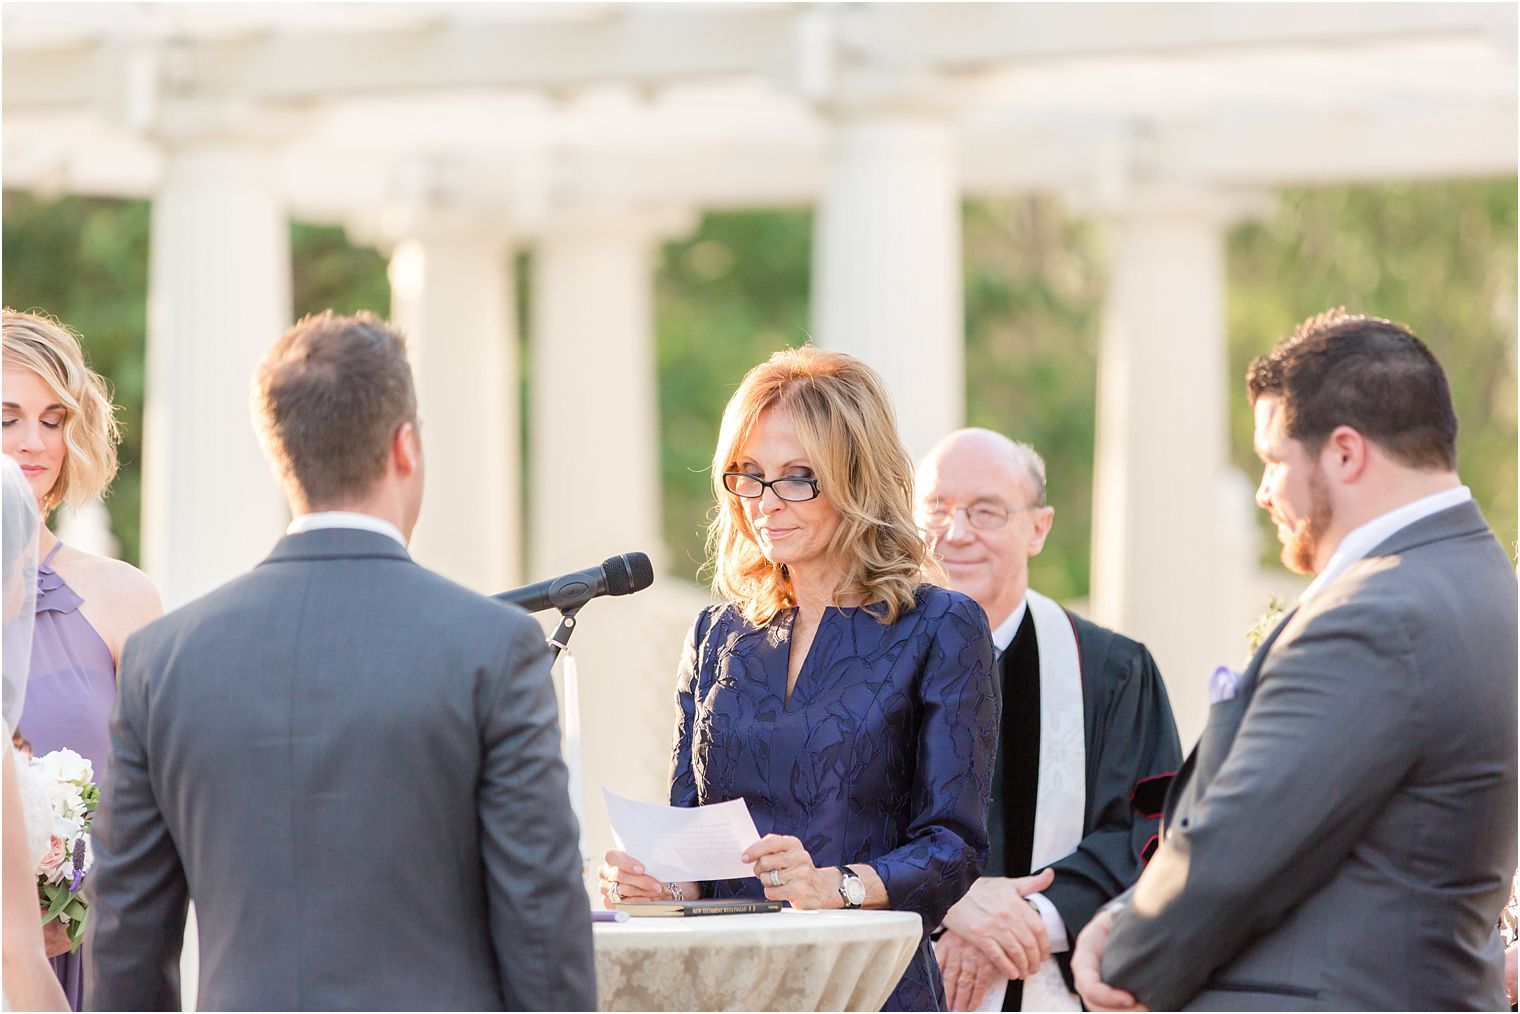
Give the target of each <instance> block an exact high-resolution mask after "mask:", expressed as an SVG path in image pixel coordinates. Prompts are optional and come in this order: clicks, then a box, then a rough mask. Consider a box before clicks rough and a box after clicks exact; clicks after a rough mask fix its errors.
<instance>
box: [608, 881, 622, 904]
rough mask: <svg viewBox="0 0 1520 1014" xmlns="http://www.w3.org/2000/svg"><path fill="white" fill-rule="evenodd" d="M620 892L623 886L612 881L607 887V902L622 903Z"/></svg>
mask: <svg viewBox="0 0 1520 1014" xmlns="http://www.w3.org/2000/svg"><path fill="white" fill-rule="evenodd" d="M622 890H623V885H621V884H619V883H618V882H617V881H616V880H614V881H613V882H612V883H611V884H610V885H609V886H608V888H607V900H608V901H614V902H616V901H622V900H623V894H622Z"/></svg>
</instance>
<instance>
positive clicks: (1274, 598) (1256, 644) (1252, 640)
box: [1246, 595, 1288, 665]
mask: <svg viewBox="0 0 1520 1014" xmlns="http://www.w3.org/2000/svg"><path fill="white" fill-rule="evenodd" d="M1287 611H1288V604H1287V603H1286V602H1284V601H1283V600H1282V598H1281V596H1278V595H1270V596H1268V597H1267V609H1266V612H1264V613H1262V614H1261V615H1260V616H1258V617H1257V618H1256V622H1255V623H1253V624H1251V625H1250V626H1249V627H1247V628H1246V647H1247V648H1248V649H1250V650H1249V651H1247V652H1246V664H1247V665H1249V664H1250V662H1251V656H1253V655H1255V654H1256V652H1257V650H1258V649H1260V648H1261V642H1263V641H1265V640H1266V639H1267V635H1268V634H1270V633H1272V631H1273V630H1274V629H1276V627H1277V624H1278V623H1279V622H1280V621H1281V620H1282V618H1283V614H1284V613H1286V612H1287Z"/></svg>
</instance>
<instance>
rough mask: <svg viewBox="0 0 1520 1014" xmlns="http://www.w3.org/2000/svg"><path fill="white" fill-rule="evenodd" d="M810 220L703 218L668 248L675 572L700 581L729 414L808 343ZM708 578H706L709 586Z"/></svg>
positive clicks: (666, 408) (664, 392)
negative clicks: (766, 374) (747, 391)
mask: <svg viewBox="0 0 1520 1014" xmlns="http://www.w3.org/2000/svg"><path fill="white" fill-rule="evenodd" d="M811 251H812V214H811V213H810V212H806V211H776V212H758V211H757V212H738V213H725V214H710V215H705V216H703V218H702V223H701V225H700V226H699V227H698V229H697V231H696V233H695V234H694V235H693V236H691V237H690V238H688V239H686V240H685V241H683V242H680V243H670V244H666V246H665V248H664V250H663V252H662V255H661V257H660V266H659V273H658V278H657V281H656V286H657V287H656V293H655V299H656V314H655V319H656V350H657V351H656V355H657V357H658V369H659V387H660V447H661V452H660V468H661V472H662V475H663V480H664V487H665V499H664V526H665V540H666V544H667V546H668V547H669V549H670V565H671V569H672V570H673V571H674V572H675V573H677V574H680V575H683V576H686V577H692V578H695V577H696V576H697V571H698V569H699V567H700V566H701V564H702V563H703V561H704V560H705V559H706V553H705V551H704V549H703V540H704V538H705V536H706V528H707V521H708V519H709V517H710V515H711V510H712V506H713V495H712V485H711V478H710V468H711V465H712V454H713V446H714V445H715V444H716V443H717V440H718V422H719V420H720V419H721V418H722V416H723V406H724V405H726V404H727V403H728V399H729V397H730V396H731V395H732V394H733V393H734V390H735V389H736V388H737V387H738V386H739V381H740V380H741V379H743V377H744V373H745V371H746V370H748V369H749V368H750V367H752V366H754V365H756V364H757V363H759V362H761V361H762V360H764V359H765V358H766V357H767V356H769V355H770V354H771V353H772V352H775V351H777V350H778V349H784V348H794V347H796V346H799V345H802V344H804V343H806V342H807V340H808V337H809V336H808V331H807V325H808V291H809V274H808V272H809V268H808V263H809V257H810V256H811ZM706 577H707V575H705V574H704V575H703V579H704V580H705V578H706Z"/></svg>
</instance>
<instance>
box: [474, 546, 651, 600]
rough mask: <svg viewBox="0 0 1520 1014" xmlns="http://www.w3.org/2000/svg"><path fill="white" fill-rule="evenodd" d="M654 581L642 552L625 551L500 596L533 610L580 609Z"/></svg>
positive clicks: (502, 598)
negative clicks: (571, 572) (600, 599)
mask: <svg viewBox="0 0 1520 1014" xmlns="http://www.w3.org/2000/svg"><path fill="white" fill-rule="evenodd" d="M652 584H654V566H653V565H652V564H651V563H650V562H649V557H647V556H645V555H644V554H643V553H622V554H620V555H618V556H611V557H608V558H607V559H605V560H603V561H602V562H601V563H600V564H598V565H597V566H595V567H587V568H586V569H585V570H578V571H576V572H575V573H574V574H566V575H565V576H563V577H556V578H552V579H550V580H548V581H539V582H538V583H536V584H530V585H524V586H523V587H521V588H514V589H512V590H511V591H504V592H502V593H501V594H500V595H493V596H491V597H492V598H494V599H497V600H499V601H501V602H510V603H512V604H513V605H514V606H521V607H522V608H524V609H526V610H527V611H528V612H530V613H536V612H539V611H540V610H543V609H558V610H559V611H560V612H564V611H566V610H567V609H578V608H580V607H581V606H583V605H585V604H586V603H587V602H590V601H591V600H592V599H594V598H596V597H597V596H599V595H632V594H633V593H634V592H638V591H643V590H644V589H645V588H648V587H649V586H650V585H652Z"/></svg>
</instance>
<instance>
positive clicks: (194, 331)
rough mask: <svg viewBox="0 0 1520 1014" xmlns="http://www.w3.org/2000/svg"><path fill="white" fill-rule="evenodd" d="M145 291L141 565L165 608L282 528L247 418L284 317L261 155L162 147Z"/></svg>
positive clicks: (282, 515)
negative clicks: (256, 372) (252, 388)
mask: <svg viewBox="0 0 1520 1014" xmlns="http://www.w3.org/2000/svg"><path fill="white" fill-rule="evenodd" d="M148 286H149V293H148V355H147V360H148V378H147V404H146V408H145V411H144V423H143V425H144V447H143V515H142V517H143V564H144V567H145V569H146V570H147V571H148V573H149V574H150V575H151V576H152V577H153V578H154V580H155V581H156V582H157V583H158V589H159V592H160V594H161V595H162V596H163V600H164V604H165V606H167V607H169V608H173V607H175V606H177V605H181V604H183V603H184V602H186V601H188V600H189V599H192V598H194V597H196V596H198V595H201V594H203V593H205V592H207V591H210V590H211V589H212V588H214V587H215V586H217V585H219V584H221V583H222V582H224V581H226V580H228V579H229V578H232V577H234V576H235V575H237V574H238V573H240V572H242V571H244V570H246V569H248V568H249V567H250V566H252V565H253V564H254V563H256V562H257V561H258V560H259V559H261V558H262V557H263V556H264V555H265V554H266V553H268V551H269V549H270V547H271V546H272V545H273V544H274V542H275V540H276V539H277V538H278V537H279V536H280V535H281V533H282V531H283V529H284V526H285V522H286V519H287V517H288V514H287V511H286V508H285V506H284V498H283V496H282V495H281V493H280V490H279V487H278V486H277V484H276V482H275V480H274V477H273V474H272V473H271V471H270V468H269V465H268V464H267V463H266V462H265V460H264V458H263V456H262V454H261V453H260V452H259V448H258V443H257V440H256V438H255V437H254V432H253V427H252V424H251V423H250V420H249V409H248V404H249V398H248V392H249V384H250V381H251V379H252V376H253V369H254V366H255V364H256V363H257V362H258V359H259V357H260V356H261V355H262V354H263V352H264V349H265V348H267V347H268V346H269V345H270V343H272V342H273V341H274V340H275V339H276V338H278V337H279V335H280V334H281V333H282V332H283V331H284V330H285V328H287V327H288V326H289V325H290V313H291V307H290V298H291V297H290V225H289V223H288V222H287V221H286V217H285V212H284V208H283V207H282V205H281V200H280V193H279V188H278V185H277V179H276V175H275V167H274V164H273V161H272V159H270V158H269V157H268V156H267V155H266V154H265V153H264V151H263V150H262V149H261V148H259V147H258V146H256V145H255V144H253V143H252V142H248V143H239V142H234V141H220V140H188V141H182V142H171V143H169V144H167V145H166V147H165V151H164V171H163V178H162V182H161V184H160V186H159V188H158V191H157V193H156V195H155V198H154V203H153V212H152V232H151V238H150V257H149V277H148Z"/></svg>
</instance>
